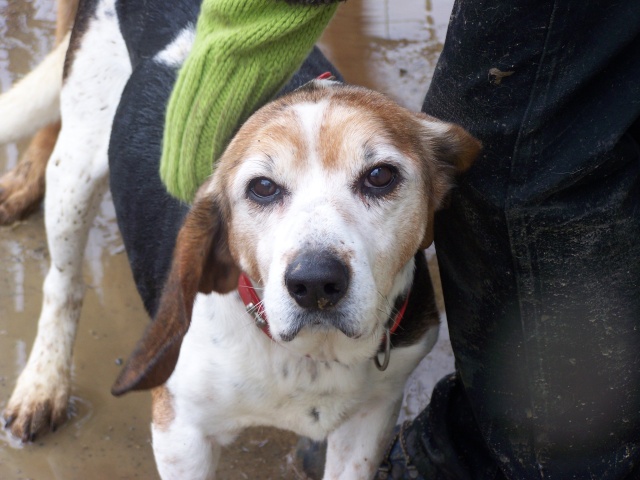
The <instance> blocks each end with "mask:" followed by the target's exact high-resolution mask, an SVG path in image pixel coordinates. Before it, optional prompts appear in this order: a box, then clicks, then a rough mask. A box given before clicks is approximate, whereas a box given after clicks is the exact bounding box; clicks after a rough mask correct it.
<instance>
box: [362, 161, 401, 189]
mask: <svg viewBox="0 0 640 480" xmlns="http://www.w3.org/2000/svg"><path fill="white" fill-rule="evenodd" d="M394 177H395V172H394V171H393V170H391V168H390V167H386V166H382V167H376V168H374V169H373V170H371V171H370V172H369V175H367V177H366V178H365V179H364V185H365V186H366V187H369V188H383V187H386V186H387V185H389V184H390V183H391V182H392V181H393V179H394Z"/></svg>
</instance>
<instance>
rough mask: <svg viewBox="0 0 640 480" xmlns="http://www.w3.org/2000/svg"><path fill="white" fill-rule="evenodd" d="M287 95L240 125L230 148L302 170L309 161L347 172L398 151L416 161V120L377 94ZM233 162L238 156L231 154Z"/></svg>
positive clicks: (344, 90)
mask: <svg viewBox="0 0 640 480" xmlns="http://www.w3.org/2000/svg"><path fill="white" fill-rule="evenodd" d="M333 90H334V89H320V90H319V91H318V90H312V91H310V92H301V93H299V94H293V95H292V96H291V97H287V98H285V99H283V100H281V101H277V102H274V103H273V104H271V105H269V106H267V107H266V108H263V109H262V110H260V111H259V112H258V113H257V114H256V115H254V116H253V117H252V118H251V119H249V121H247V123H246V124H245V125H244V126H243V128H242V129H241V131H240V132H239V134H238V135H237V137H236V139H235V140H234V142H233V143H234V145H233V149H234V150H236V151H238V150H241V152H239V151H238V153H240V155H239V157H243V158H245V159H247V158H256V157H257V156H263V157H267V158H269V160H270V161H274V162H286V163H289V164H290V165H289V168H293V169H298V168H303V167H304V166H305V165H307V164H308V162H309V160H310V159H311V158H314V159H317V160H319V161H320V162H321V163H322V165H323V167H324V168H325V169H327V170H342V169H352V168H354V167H357V165H356V164H359V163H361V162H362V160H364V159H365V158H367V157H368V158H371V157H375V156H376V154H378V156H384V155H385V154H386V153H388V152H390V151H393V152H398V153H399V152H402V155H404V156H408V157H410V158H414V159H415V158H417V157H418V155H417V154H416V152H415V149H416V146H417V145H418V144H419V143H420V141H421V140H420V138H419V137H420V131H419V130H420V129H419V127H418V126H419V122H418V120H417V119H416V117H415V116H414V115H413V114H412V113H410V112H409V111H407V110H405V109H403V108H401V107H398V106H397V105H396V104H395V103H393V102H391V101H390V100H388V99H387V98H386V97H384V96H383V95H381V94H372V93H371V92H368V91H360V89H351V88H336V89H335V90H336V91H333ZM234 156H235V157H236V158H238V155H234Z"/></svg>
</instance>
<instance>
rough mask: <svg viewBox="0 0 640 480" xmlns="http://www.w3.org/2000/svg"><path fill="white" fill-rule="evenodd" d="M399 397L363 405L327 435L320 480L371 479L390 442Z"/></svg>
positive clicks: (400, 399)
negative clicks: (322, 479) (325, 458)
mask: <svg viewBox="0 0 640 480" xmlns="http://www.w3.org/2000/svg"><path fill="white" fill-rule="evenodd" d="M401 401H402V397H399V398H382V399H377V400H375V401H373V402H369V403H367V404H366V405H364V406H363V407H362V408H361V409H360V410H359V411H357V412H356V413H355V414H353V415H352V416H351V417H350V418H349V419H348V420H346V421H345V422H344V423H342V424H341V425H340V427H338V428H337V429H336V430H334V431H333V432H331V433H330V434H329V438H328V442H327V460H326V464H325V467H324V480H336V479H342V480H347V479H348V480H353V479H362V480H365V479H371V478H373V475H374V474H375V472H376V470H377V469H378V466H379V465H380V462H381V460H382V456H383V455H384V451H385V449H386V447H387V444H388V443H389V441H390V439H391V434H392V432H393V427H394V425H395V422H396V419H397V417H398V412H399V410H400V404H401Z"/></svg>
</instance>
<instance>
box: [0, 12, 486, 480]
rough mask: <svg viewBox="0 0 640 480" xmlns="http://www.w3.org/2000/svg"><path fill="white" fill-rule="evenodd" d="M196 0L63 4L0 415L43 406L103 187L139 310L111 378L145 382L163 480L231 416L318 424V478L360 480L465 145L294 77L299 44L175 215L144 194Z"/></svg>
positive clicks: (381, 440) (15, 423)
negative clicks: (34, 266) (133, 338)
mask: <svg viewBox="0 0 640 480" xmlns="http://www.w3.org/2000/svg"><path fill="white" fill-rule="evenodd" d="M198 10H199V1H198V0H181V1H180V2H179V4H178V3H177V2H175V1H169V0H165V1H158V2H154V3H153V5H151V4H149V3H148V2H144V1H135V0H129V1H127V2H124V1H122V0H86V1H84V2H81V4H80V7H79V11H78V15H77V17H76V21H75V24H74V29H73V33H72V35H71V40H70V47H69V50H68V52H67V55H66V60H65V75H64V81H63V84H62V89H61V92H60V105H61V107H60V108H61V116H62V130H61V132H60V136H59V138H58V142H57V144H56V146H55V149H54V151H53V154H52V157H51V159H50V162H49V165H48V167H47V193H46V197H45V218H46V228H47V235H48V240H49V250H50V254H51V263H52V265H51V269H50V271H49V273H48V275H47V278H46V279H45V284H44V302H43V310H42V314H41V317H40V321H39V325H38V334H37V338H36V341H35V343H34V346H33V349H32V352H31V355H30V357H29V361H28V363H27V366H26V368H25V370H24V372H23V373H22V374H21V376H20V378H19V381H18V385H17V387H16V389H15V391H14V393H13V395H12V397H11V399H10V401H9V403H8V405H7V408H6V410H5V413H4V415H5V419H6V421H7V424H8V425H9V426H10V428H11V430H12V432H13V433H14V434H15V435H18V436H20V437H22V438H23V439H25V440H29V439H33V438H34V436H35V435H36V434H37V433H39V432H40V431H41V430H43V429H44V428H46V427H52V428H54V427H55V426H56V425H57V424H59V422H60V421H62V420H63V419H64V415H65V411H66V405H67V401H68V396H69V388H70V387H69V370H70V366H71V353H72V345H73V340H74V337H75V329H76V326H77V321H78V317H79V312H80V306H81V302H82V295H83V283H82V276H81V264H82V255H81V254H79V252H82V251H83V250H84V246H85V244H86V239H87V232H88V227H89V225H90V223H91V219H92V218H93V215H95V211H96V209H97V206H98V203H99V200H100V198H101V196H102V193H103V192H104V190H105V189H106V188H107V183H110V187H111V192H112V196H113V200H114V205H115V208H116V215H117V220H118V225H119V228H120V231H121V233H122V237H123V241H124V244H125V248H126V251H127V255H128V257H129V261H130V264H131V267H132V271H133V274H134V279H135V282H136V286H137V288H138V291H139V292H140V295H141V297H142V299H143V301H144V303H145V307H146V308H147V311H148V312H149V314H150V316H151V317H152V318H153V321H152V322H151V323H150V324H149V326H148V328H147V330H146V332H145V334H144V336H143V338H142V339H141V340H140V341H139V343H138V345H137V347H136V349H135V351H134V352H133V353H132V355H131V356H130V358H129V360H128V361H127V363H126V364H125V366H124V368H123V370H122V372H121V374H120V376H119V377H118V379H117V380H116V383H115V384H114V386H113V389H112V392H113V393H114V394H115V395H122V394H124V393H126V392H128V391H131V390H141V389H152V398H153V423H152V432H153V449H154V454H155V458H156V462H157V466H158V470H159V472H160V475H161V476H162V478H167V479H169V478H178V479H182V478H212V477H214V475H215V469H216V463H217V459H218V457H219V455H220V448H221V446H223V445H226V444H228V443H230V442H231V441H232V440H233V439H234V437H235V436H236V435H237V434H238V433H239V432H240V431H241V430H242V429H243V428H245V427H248V426H252V425H270V426H275V427H278V428H283V429H288V430H291V431H294V432H297V433H299V434H300V435H305V436H307V437H310V438H313V439H316V440H320V439H325V438H326V439H327V440H328V449H327V460H326V467H325V478H332V479H333V478H343V479H352V478H371V477H372V476H373V474H374V472H375V471H376V469H377V467H378V464H379V462H380V460H381V457H382V454H383V449H384V448H385V446H386V445H387V443H388V441H389V438H390V436H391V433H392V429H393V426H394V424H395V420H396V418H397V414H398V410H399V408H400V402H401V400H402V392H403V386H404V383H405V381H406V379H407V377H408V375H409V374H410V373H411V371H412V370H413V368H414V367H415V366H416V365H417V363H418V362H419V361H420V360H421V359H422V358H423V357H424V355H426V354H427V353H428V352H429V350H430V349H431V348H432V346H433V344H434V343H435V340H436V338H437V332H438V315H437V311H436V307H435V301H434V295H433V289H432V286H431V281H430V278H429V273H428V270H427V265H426V260H425V257H424V253H423V249H424V248H426V247H427V246H428V245H430V244H431V242H432V240H433V234H432V227H433V216H434V212H435V211H436V210H437V209H438V208H439V207H440V206H441V205H442V202H443V200H444V198H445V196H446V194H447V191H448V190H449V189H450V188H451V186H452V185H453V182H454V177H455V175H457V174H458V173H460V172H463V171H465V170H466V169H467V168H469V167H470V165H471V164H472V162H473V160H474V159H475V157H476V155H477V153H478V151H479V149H480V144H479V142H478V141H477V140H475V139H474V138H473V137H472V136H471V135H469V134H468V133H467V132H465V131H464V130H463V129H462V128H460V127H458V126H456V125H452V124H448V123H445V122H442V121H439V120H437V119H434V118H431V117H428V116H426V115H424V114H417V113H412V112H410V111H408V110H406V109H404V108H401V107H400V106H398V105H397V104H395V103H394V102H392V101H391V100H389V99H388V98H386V97H385V96H384V95H382V94H379V93H375V92H372V91H370V90H366V89H364V88H360V87H355V86H347V85H345V84H343V83H341V82H339V81H335V80H332V79H328V78H325V77H326V76H321V78H320V79H316V80H312V79H314V78H316V77H318V76H319V75H320V74H321V73H323V72H325V71H327V70H332V67H331V65H330V64H329V63H328V62H327V60H326V59H325V58H324V57H323V56H322V55H321V53H320V52H319V51H318V50H317V49H316V50H314V51H313V52H312V53H311V55H310V56H309V58H308V59H307V61H306V62H305V64H304V65H303V66H302V68H301V70H300V71H299V72H298V73H297V74H296V76H294V78H293V79H292V81H291V82H290V83H289V85H288V87H287V88H286V89H285V90H286V92H283V95H282V96H281V97H280V98H279V99H277V100H275V101H274V102H272V103H270V104H268V105H266V106H265V107H263V108H262V109H260V110H258V111H257V112H256V113H255V114H254V115H253V116H252V117H251V118H250V119H249V120H247V121H246V122H245V124H244V125H243V126H242V127H241V128H240V130H239V131H238V133H237V135H236V136H235V138H234V139H233V140H232V141H231V143H230V144H229V146H228V148H227V149H226V151H225V152H224V154H223V156H222V157H221V158H220V159H219V160H218V161H217V162H216V168H215V173H214V174H213V175H212V176H211V177H210V179H209V180H208V181H207V182H206V183H205V184H204V185H202V186H201V188H200V189H199V191H198V193H197V195H196V198H195V201H194V203H193V205H192V206H190V207H187V206H185V205H183V204H181V203H180V202H178V201H177V200H175V199H173V198H171V197H170V196H169V195H168V194H167V193H166V191H165V190H164V187H163V185H162V183H161V181H160V178H159V174H158V162H159V158H160V145H161V140H162V132H163V114H164V108H165V106H166V102H167V99H168V97H169V94H170V92H171V87H172V85H173V83H174V81H175V78H176V72H177V70H178V69H179V67H180V65H181V64H182V62H183V61H184V58H185V56H186V55H187V53H188V51H189V49H190V46H191V42H192V39H193V35H194V25H195V21H196V18H197V14H198ZM167 12H171V14H168V13H167ZM141 32H144V35H143V34H142V33H141ZM108 176H109V177H108ZM108 179H109V182H108V181H107V180H108ZM52 345H55V348H52Z"/></svg>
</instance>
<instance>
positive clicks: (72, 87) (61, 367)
mask: <svg viewBox="0 0 640 480" xmlns="http://www.w3.org/2000/svg"><path fill="white" fill-rule="evenodd" d="M116 19H117V17H116V12H115V2H114V0H103V1H101V2H100V3H99V5H98V6H97V7H96V11H95V14H94V15H93V16H92V17H91V18H90V19H89V21H88V24H87V25H86V26H85V30H84V33H83V35H82V38H81V41H80V42H79V44H78V45H79V46H77V49H76V50H75V52H74V56H73V62H72V63H71V64H70V65H69V74H68V76H67V78H66V79H65V83H64V85H63V88H62V92H61V96H60V109H61V116H62V129H61V131H60V135H59V136H58V141H57V143H56V146H55V149H54V151H53V153H52V155H51V158H50V159H49V163H48V165H47V171H46V183H47V194H46V198H45V227H46V230H47V242H48V246H49V254H50V256H51V266H50V268H49V272H48V273H47V277H46V279H45V282H44V287H43V294H44V295H43V304H42V311H41V313H40V319H39V320H38V333H37V336H36V340H35V342H34V344H33V348H32V349H31V353H30V355H29V360H28V361H27V365H26V366H25V368H24V370H23V371H22V373H21V374H20V377H19V378H18V383H17V385H16V388H15V389H14V391H13V394H12V395H11V398H10V399H9V402H8V404H7V407H6V408H5V411H4V418H5V420H6V424H7V426H10V427H11V432H12V433H13V434H14V435H15V436H17V437H19V438H21V439H22V440H23V441H29V440H33V439H34V438H35V436H36V435H37V434H38V433H39V432H41V431H44V430H45V429H47V428H49V429H51V430H55V428H56V427H57V426H58V425H59V424H60V423H61V422H62V421H64V419H65V418H66V413H67V403H68V400H69V394H70V390H71V386H70V382H71V376H70V371H71V358H72V353H73V342H74V340H75V336H76V329H77V323H78V318H79V316H80V307H81V304H82V299H83V295H84V281H83V278H82V263H83V258H84V250H85V246H86V243H87V237H88V233H89V229H90V227H91V224H92V222H93V218H94V216H95V214H96V212H97V210H98V207H99V205H100V200H101V199H102V197H103V194H104V191H105V189H106V187H107V178H108V176H107V174H108V159H107V149H108V142H109V134H110V130H111V124H112V123H113V116H114V113H115V110H116V107H117V106H118V102H119V99H120V94H121V92H122V89H123V88H124V85H125V83H126V81H127V79H128V78H129V75H130V74H131V64H130V62H129V57H128V53H127V49H126V46H125V44H124V40H123V39H122V36H121V35H120V30H119V26H118V23H117V20H116Z"/></svg>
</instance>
